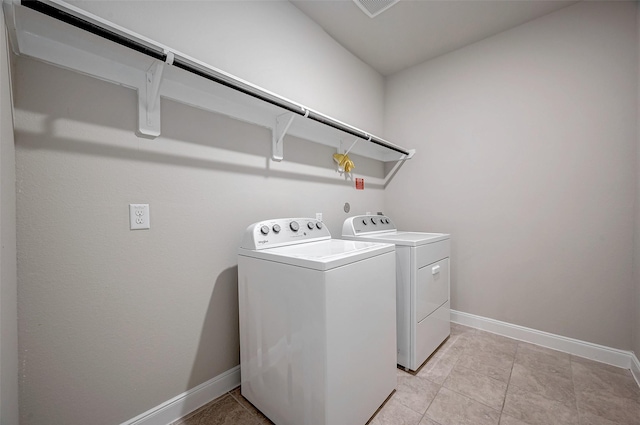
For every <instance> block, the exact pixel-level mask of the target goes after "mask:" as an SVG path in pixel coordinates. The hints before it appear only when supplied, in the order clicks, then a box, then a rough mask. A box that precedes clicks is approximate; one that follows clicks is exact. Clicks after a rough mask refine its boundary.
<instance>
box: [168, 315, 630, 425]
mask: <svg viewBox="0 0 640 425" xmlns="http://www.w3.org/2000/svg"><path fill="white" fill-rule="evenodd" d="M271 423H272V422H271V421H269V420H268V419H267V418H266V417H264V416H263V415H262V414H261V413H260V412H259V411H258V410H256V409H255V408H254V407H253V406H252V405H251V404H250V403H249V402H247V401H246V400H245V399H244V398H243V397H242V395H241V394H240V389H239V388H236V389H235V390H233V391H230V392H229V393H227V394H225V395H223V396H222V397H220V398H218V399H217V400H214V401H213V402H211V403H209V404H207V405H205V406H203V407H202V408H200V409H198V410H197V411H195V412H194V413H192V414H190V415H189V416H187V417H185V418H183V419H181V420H179V421H177V422H175V423H174V425H222V424H225V425H226V424H234V425H260V424H271ZM467 424H468V425H485V424H486V425H498V424H499V425H564V424H571V425H640V387H638V385H637V383H636V382H635V380H634V379H633V376H632V375H631V372H630V371H629V370H625V369H620V368H617V367H613V366H609V365H606V364H603V363H598V362H594V361H591V360H586V359H583V358H580V357H575V356H571V355H569V354H566V353H561V352H559V351H553V350H549V349H547V348H543V347H539V346H536V345H532V344H528V343H524V342H519V341H516V340H513V339H509V338H505V337H501V336H498V335H494V334H491V333H487V332H482V331H479V330H475V329H471V328H467V327H464V326H460V325H456V324H452V329H451V336H450V337H449V339H448V340H447V341H445V343H444V344H443V345H442V346H441V347H440V348H439V349H438V350H437V351H436V353H434V355H433V356H432V357H431V358H430V359H429V361H427V363H426V364H424V365H423V366H422V368H421V369H420V370H419V371H418V373H417V374H415V375H412V374H409V373H406V372H404V371H402V370H400V369H398V387H397V390H396V392H395V394H394V395H393V396H392V397H391V398H390V399H389V400H388V401H387V403H386V404H385V405H384V406H383V407H382V408H381V409H380V410H379V411H378V412H377V414H376V415H375V417H374V418H373V419H372V420H371V421H370V425H467ZM336 425H338V424H336ZM348 425H352V424H348ZM353 425H359V424H353Z"/></svg>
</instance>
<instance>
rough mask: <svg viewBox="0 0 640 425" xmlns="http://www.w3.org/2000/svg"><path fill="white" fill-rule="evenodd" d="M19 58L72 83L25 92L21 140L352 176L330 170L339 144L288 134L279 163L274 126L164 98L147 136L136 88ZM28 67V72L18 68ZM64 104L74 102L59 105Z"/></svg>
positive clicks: (200, 164)
mask: <svg viewBox="0 0 640 425" xmlns="http://www.w3.org/2000/svg"><path fill="white" fill-rule="evenodd" d="M16 62H17V64H18V72H17V75H18V78H25V79H29V78H39V77H38V75H40V74H38V75H30V74H31V73H39V72H46V73H47V75H48V76H49V78H50V79H51V81H54V82H55V83H53V84H54V85H62V86H64V85H65V84H66V85H72V86H73V87H74V90H58V91H56V95H55V96H39V95H33V96H28V97H27V98H26V99H22V102H21V104H20V105H19V109H20V111H21V112H20V113H22V114H25V115H26V118H24V119H23V121H20V122H27V123H28V124H29V126H28V128H16V132H17V133H19V134H21V138H20V139H21V147H22V148H29V149H34V150H42V149H45V150H51V151H63V152H72V153H77V154H81V155H90V156H100V157H111V158H116V159H124V160H128V161H139V162H152V163H159V164H167V165H177V166H182V167H190V168H202V169H212V170H219V171H224V172H230V173H241V174H252V175H259V176H264V177H276V178H284V179H295V180H303V181H311V182H319V183H329V184H335V185H344V184H345V183H346V182H345V180H344V179H343V178H341V177H340V176H339V175H338V174H337V173H335V174H334V173H333V172H332V171H334V170H335V168H336V164H335V163H334V161H333V154H334V153H335V152H336V151H335V149H334V148H331V147H330V146H325V145H321V144H317V143H313V142H309V141H307V140H303V139H299V138H295V137H291V136H287V137H285V148H284V149H285V160H284V161H283V162H282V163H277V162H274V161H272V160H271V131H270V130H269V129H267V128H264V127H260V126H257V125H254V124H249V123H246V122H242V121H239V120H236V119H233V118H230V117H227V116H224V115H220V114H216V113H213V112H209V111H205V110H202V109H199V108H195V107H192V106H189V105H185V104H182V103H179V102H176V101H172V100H168V99H164V98H163V99H161V122H162V134H161V135H160V137H158V138H156V139H146V138H141V137H139V136H136V134H135V133H136V131H137V116H138V110H137V96H136V93H135V91H134V90H131V89H128V88H125V87H121V86H116V85H114V84H111V83H108V82H105V81H100V80H97V79H94V78H92V77H88V76H84V75H80V74H77V73H74V72H71V71H67V70H63V69H60V68H57V67H55V66H51V65H46V64H42V63H40V62H37V61H33V60H31V59H25V58H19V59H18V60H17V61H16ZM34 64H36V65H35V66H34ZM42 67H46V68H47V69H46V70H42V69H41V68H42ZM22 73H24V74H25V75H22V76H20V75H21V74H22ZM61 96H62V98H61ZM65 98H66V99H65ZM96 99H99V100H98V101H97V100H96ZM25 100H26V101H25ZM59 104H65V105H71V106H67V108H59V107H58V105H59ZM87 105H91V106H90V107H87ZM352 159H353V160H354V161H355V162H356V164H357V174H358V175H362V176H368V177H378V178H382V177H384V170H383V166H382V164H381V163H380V162H378V161H375V160H372V159H369V158H363V157H358V156H356V155H354V158H352ZM349 184H350V183H349ZM377 186H378V185H375V184H372V185H370V187H377Z"/></svg>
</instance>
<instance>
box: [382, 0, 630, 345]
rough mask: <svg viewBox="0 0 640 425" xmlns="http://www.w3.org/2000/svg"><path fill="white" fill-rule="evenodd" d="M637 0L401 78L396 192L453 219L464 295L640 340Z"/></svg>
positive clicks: (564, 325) (596, 334)
mask: <svg viewBox="0 0 640 425" xmlns="http://www.w3.org/2000/svg"><path fill="white" fill-rule="evenodd" d="M636 45H637V36H636V3H635V2H581V3H579V4H576V5H574V6H571V7H568V8H565V9H562V10H560V11H558V12H555V13H553V14H550V15H547V16H545V17H542V18H540V19H537V20H534V21H531V22H529V23H527V24H525V25H522V26H519V27H517V28H514V29H512V30H510V31H506V32H503V33H501V34H498V35H496V36H494V37H491V38H488V39H485V40H483V41H481V42H478V43H476V44H473V45H470V46H468V47H465V48H463V49H460V50H458V51H456V52H453V53H450V54H448V55H445V56H441V57H439V58H437V59H434V60H431V61H429V62H426V63H424V64H422V65H418V66H416V67H413V68H411V69H409V70H406V71H404V72H401V73H398V74H396V75H393V76H392V77H390V78H389V79H388V85H387V90H386V96H387V98H386V107H387V109H386V113H385V129H386V136H387V137H388V138H389V139H390V140H398V141H402V143H404V144H405V145H406V146H411V147H415V148H417V150H418V154H417V155H416V157H415V159H412V160H411V161H409V162H408V163H407V164H405V166H404V167H403V168H402V169H401V171H400V173H398V175H397V176H396V178H395V179H394V180H393V181H392V183H391V184H390V186H389V187H388V189H387V190H386V191H385V208H386V211H388V212H389V214H391V215H392V216H393V217H395V219H396V220H397V221H398V222H399V223H400V224H401V225H402V226H403V227H405V228H410V229H418V230H431V231H443V232H450V233H452V235H453V242H452V251H453V252H452V254H453V260H452V308H453V309H456V310H460V311H464V312H468V313H472V314H477V315H480V316H485V317H490V318H494V319H497V320H502V321H505V322H509V323H514V324H518V325H522V326H526V327H530V328H534V329H539V330H543V331H547V332H552V333H555V334H559V335H564V336H568V337H572V338H577V339H579V340H584V341H590V342H594V343H598V344H603V345H606V346H610V347H616V348H619V349H630V348H631V333H632V332H631V321H632V319H631V317H632V269H633V266H632V263H633V258H632V252H633V233H634V232H633V230H634V212H633V211H634V199H635V196H636V187H637V183H636V179H637V175H636V170H637V165H636V143H637V134H636V122H635V121H636V119H637V113H636V112H637V104H636V100H637V95H636V93H637V79H638V75H637V66H638V62H637V57H636Z"/></svg>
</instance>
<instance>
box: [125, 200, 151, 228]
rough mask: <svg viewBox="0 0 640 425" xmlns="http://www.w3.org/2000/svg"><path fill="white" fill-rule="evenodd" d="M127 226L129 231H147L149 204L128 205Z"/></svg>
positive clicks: (148, 226)
mask: <svg viewBox="0 0 640 425" xmlns="http://www.w3.org/2000/svg"><path fill="white" fill-rule="evenodd" d="M129 225H130V229H131V230H142V229H149V228H150V227H151V223H150V221H149V204H129Z"/></svg>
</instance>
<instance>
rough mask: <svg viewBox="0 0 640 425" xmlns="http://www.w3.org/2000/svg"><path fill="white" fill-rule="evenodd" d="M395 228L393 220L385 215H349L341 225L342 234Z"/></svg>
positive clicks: (358, 233) (352, 234)
mask: <svg viewBox="0 0 640 425" xmlns="http://www.w3.org/2000/svg"><path fill="white" fill-rule="evenodd" d="M389 230H397V229H396V225H395V224H393V221H391V219H390V218H389V217H387V216H385V215H357V216H355V217H349V218H348V219H347V220H346V221H345V222H344V224H343V226H342V234H343V235H344V236H355V235H362V234H364V233H372V232H381V231H389Z"/></svg>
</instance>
